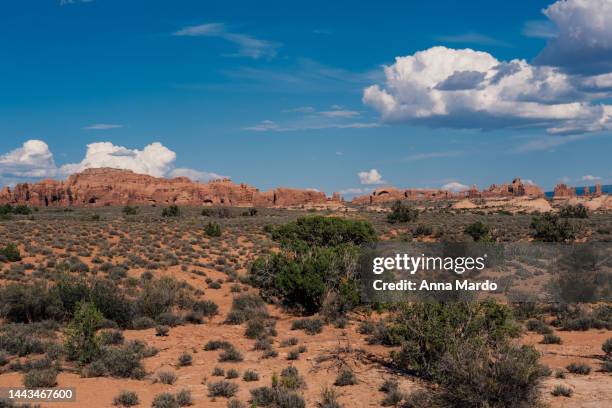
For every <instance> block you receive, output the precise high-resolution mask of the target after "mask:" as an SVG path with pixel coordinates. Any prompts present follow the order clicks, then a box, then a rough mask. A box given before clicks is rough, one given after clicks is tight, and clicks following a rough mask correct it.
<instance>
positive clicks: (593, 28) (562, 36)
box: [536, 0, 612, 73]
mask: <svg viewBox="0 0 612 408" xmlns="http://www.w3.org/2000/svg"><path fill="white" fill-rule="evenodd" d="M543 13H544V15H545V16H546V17H548V18H549V19H550V21H551V22H552V24H554V26H555V31H556V35H555V36H554V37H553V38H552V39H551V40H549V42H548V44H547V45H546V47H545V48H544V50H542V52H541V53H540V55H538V57H537V58H536V62H537V63H539V64H546V65H554V66H558V67H563V68H565V69H567V70H568V71H572V72H580V73H602V72H610V71H611V70H612V24H610V21H612V1H610V0H561V1H557V2H555V3H553V4H551V5H550V6H548V7H547V8H546V9H544V10H543Z"/></svg>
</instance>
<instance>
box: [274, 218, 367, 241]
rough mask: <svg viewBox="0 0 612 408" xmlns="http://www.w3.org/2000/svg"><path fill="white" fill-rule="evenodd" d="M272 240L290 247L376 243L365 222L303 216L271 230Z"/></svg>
mask: <svg viewBox="0 0 612 408" xmlns="http://www.w3.org/2000/svg"><path fill="white" fill-rule="evenodd" d="M272 238H273V239H274V240H275V241H278V242H280V243H281V244H282V245H284V246H288V247H291V248H295V247H304V246H306V247H308V246H318V247H333V246H338V245H341V244H353V245H362V244H368V243H372V242H375V241H376V240H377V236H376V231H375V230H374V228H373V227H372V225H371V224H370V223H369V222H367V221H356V220H348V219H344V218H338V217H323V216H311V217H302V218H298V219H297V221H294V222H290V223H287V224H284V225H282V226H280V227H278V228H276V229H275V230H274V231H273V233H272Z"/></svg>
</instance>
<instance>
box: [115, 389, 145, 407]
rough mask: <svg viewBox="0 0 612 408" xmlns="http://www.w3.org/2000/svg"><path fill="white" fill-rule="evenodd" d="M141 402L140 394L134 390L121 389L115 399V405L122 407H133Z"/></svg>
mask: <svg viewBox="0 0 612 408" xmlns="http://www.w3.org/2000/svg"><path fill="white" fill-rule="evenodd" d="M138 404H140V401H139V400H138V395H137V394H136V393H135V392H134V391H121V392H120V393H119V395H117V396H116V397H115V398H114V399H113V405H116V406H121V407H133V406H134V405H138Z"/></svg>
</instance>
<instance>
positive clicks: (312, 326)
mask: <svg viewBox="0 0 612 408" xmlns="http://www.w3.org/2000/svg"><path fill="white" fill-rule="evenodd" d="M291 330H304V331H305V332H306V334H309V335H311V336H314V335H315V334H318V333H321V332H322V331H323V320H322V319H319V318H317V317H311V318H305V319H296V320H294V321H293V322H292V323H291Z"/></svg>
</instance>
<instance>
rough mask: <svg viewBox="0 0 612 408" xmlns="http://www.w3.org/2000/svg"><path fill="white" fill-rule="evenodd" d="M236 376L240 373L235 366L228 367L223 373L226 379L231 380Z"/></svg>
mask: <svg viewBox="0 0 612 408" xmlns="http://www.w3.org/2000/svg"><path fill="white" fill-rule="evenodd" d="M238 377H240V373H239V372H238V370H236V369H235V368H230V369H229V370H227V372H226V373H225V378H227V379H228V380H232V379H234V378H238Z"/></svg>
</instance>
